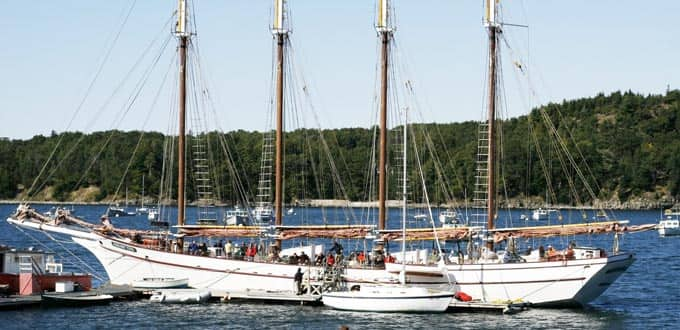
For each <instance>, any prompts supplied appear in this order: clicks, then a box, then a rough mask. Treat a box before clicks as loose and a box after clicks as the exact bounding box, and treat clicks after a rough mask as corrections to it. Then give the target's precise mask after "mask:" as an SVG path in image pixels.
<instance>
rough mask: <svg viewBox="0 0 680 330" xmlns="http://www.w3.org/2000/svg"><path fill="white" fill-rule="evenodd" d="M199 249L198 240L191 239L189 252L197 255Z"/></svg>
mask: <svg viewBox="0 0 680 330" xmlns="http://www.w3.org/2000/svg"><path fill="white" fill-rule="evenodd" d="M197 251H198V245H197V244H196V241H191V244H189V254H192V255H195V254H196V252H197Z"/></svg>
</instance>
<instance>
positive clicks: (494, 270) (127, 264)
mask: <svg viewBox="0 0 680 330" xmlns="http://www.w3.org/2000/svg"><path fill="white" fill-rule="evenodd" d="M8 221H9V222H11V223H14V224H16V225H20V226H24V227H30V228H33V229H41V230H47V231H52V232H59V233H62V234H66V235H70V236H72V237H73V240H74V241H75V242H77V243H78V244H80V245H82V246H83V247H85V248H86V249H88V250H89V251H90V252H92V254H94V256H95V257H96V258H97V259H98V260H99V262H100V263H101V264H102V265H103V266H104V269H105V270H106V272H107V274H108V276H109V279H110V281H111V283H112V284H120V285H132V284H133V283H134V282H135V281H139V280H142V279H144V278H150V277H167V278H188V279H189V283H188V284H189V286H190V287H193V288H205V289H209V290H210V291H211V293H212V295H213V296H226V295H228V294H229V293H230V292H232V293H243V292H247V291H256V290H261V291H269V292H293V290H294V285H293V277H294V274H295V272H296V271H297V269H298V267H302V269H303V271H304V272H305V273H306V274H316V273H319V272H320V271H321V269H320V268H318V267H310V266H298V265H288V264H277V263H265V262H251V261H241V260H231V259H220V258H212V257H201V256H193V255H185V254H176V253H171V252H164V251H157V250H153V249H149V248H144V247H143V246H139V245H134V244H131V243H129V242H126V241H120V240H114V239H111V238H109V237H106V236H100V235H97V234H95V233H90V232H83V231H76V230H72V229H69V228H65V227H61V226H51V225H45V224H43V225H40V224H37V223H35V222H31V221H25V222H19V221H16V220H13V219H8ZM633 261H634V258H633V255H632V254H630V253H622V254H618V255H614V256H610V257H606V258H593V259H578V260H569V261H552V262H526V263H486V264H462V265H458V264H451V265H447V266H446V268H447V271H448V273H447V274H448V277H449V279H450V280H451V283H454V284H455V289H456V291H462V292H465V293H467V294H468V295H470V296H472V298H473V299H476V300H482V301H487V302H494V301H504V302H505V301H508V300H511V301H524V302H528V303H532V304H534V305H583V304H586V303H588V302H590V301H592V300H594V299H595V298H597V297H598V296H600V295H601V294H602V293H603V292H604V291H605V290H606V289H607V288H608V287H609V285H610V284H611V283H613V282H614V281H615V280H616V279H617V278H618V277H619V275H621V274H622V273H623V272H624V271H625V270H626V269H627V268H628V266H630V265H631V264H632V263H633ZM394 267H398V270H396V273H398V272H399V271H400V270H401V265H399V264H388V266H387V270H388V271H389V272H386V271H385V270H379V269H354V268H348V269H347V272H346V274H345V275H344V278H345V279H346V280H347V282H348V283H347V285H348V287H350V286H351V285H354V284H367V283H375V282H385V281H386V280H387V279H388V278H390V277H391V278H392V279H394V278H395V276H394V275H392V274H390V273H393V272H392V271H394ZM406 273H407V278H406V281H407V284H408V285H418V286H429V287H440V286H441V285H446V284H448V283H449V280H448V279H447V278H446V276H443V275H442V272H441V271H439V269H438V266H421V265H407V266H406Z"/></svg>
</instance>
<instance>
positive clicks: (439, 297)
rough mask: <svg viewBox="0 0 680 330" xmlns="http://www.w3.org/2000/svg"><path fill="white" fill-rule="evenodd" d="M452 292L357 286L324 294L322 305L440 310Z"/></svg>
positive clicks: (366, 309)
mask: <svg viewBox="0 0 680 330" xmlns="http://www.w3.org/2000/svg"><path fill="white" fill-rule="evenodd" d="M453 295H454V293H453V292H442V291H432V290H427V289H424V288H419V287H414V288H408V287H406V288H404V287H392V288H377V287H376V288H367V289H366V288H363V287H362V288H361V290H359V291H343V292H330V293H324V294H323V297H322V298H321V299H322V301H323V304H324V305H326V306H329V307H332V308H335V309H340V310H351V311H363V312H388V313H389V312H411V313H436V312H444V311H446V309H447V308H448V307H449V304H450V303H451V300H452V299H453Z"/></svg>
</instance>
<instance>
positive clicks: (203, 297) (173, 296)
mask: <svg viewBox="0 0 680 330" xmlns="http://www.w3.org/2000/svg"><path fill="white" fill-rule="evenodd" d="M210 297H212V295H211V294H210V291H209V290H199V289H177V290H160V291H157V292H154V294H153V295H151V297H150V298H149V301H151V302H157V303H165V304H200V303H204V302H207V301H208V300H210Z"/></svg>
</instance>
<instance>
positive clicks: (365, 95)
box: [0, 0, 680, 139]
mask: <svg viewBox="0 0 680 330" xmlns="http://www.w3.org/2000/svg"><path fill="white" fill-rule="evenodd" d="M501 4H502V12H503V14H502V15H503V21H504V22H505V23H510V24H518V25H526V26H528V28H527V27H513V26H509V25H508V26H505V27H504V35H505V38H506V39H507V44H508V45H509V46H510V48H509V49H508V48H507V47H506V46H504V48H503V49H502V50H501V51H502V56H503V58H504V63H505V66H504V69H503V70H504V71H503V77H504V81H505V84H504V90H505V93H506V94H507V101H506V102H505V104H507V106H506V108H505V112H506V114H507V116H510V117H512V116H518V115H522V114H525V113H527V112H528V109H529V108H530V107H531V106H536V105H539V104H545V103H547V102H561V101H562V100H565V99H575V98H581V97H589V96H594V95H596V94H598V93H605V94H607V93H611V92H613V91H617V90H631V91H633V92H637V93H642V94H649V93H652V94H663V93H665V91H666V89H667V88H668V87H669V86H670V88H672V89H675V88H679V86H680V65H678V63H677V59H678V58H679V56H678V55H680V34H679V33H678V31H679V29H678V27H677V23H676V21H677V15H678V13H679V12H680V1H670V0H669V1H662V0H653V1H632V0H619V1H615V0H600V1H587V0H573V1H551V0H507V1H501ZM393 5H394V13H395V28H396V30H395V39H396V40H397V44H398V50H397V51H398V54H399V56H400V58H401V59H402V60H401V62H403V63H407V64H408V70H407V72H408V73H407V74H404V76H406V77H408V78H405V79H409V80H411V81H412V82H414V84H415V86H416V87H415V89H416V90H417V95H418V96H417V97H418V99H419V101H420V103H421V104H425V105H426V106H425V108H426V110H425V112H426V115H424V117H423V119H421V121H427V122H439V123H447V122H462V121H467V120H477V119H479V118H480V116H481V113H482V112H483V111H482V110H483V107H484V93H485V87H484V86H485V82H484V81H485V74H486V66H487V64H486V59H485V58H486V54H487V37H486V32H485V30H484V28H483V26H482V13H483V4H482V1H481V0H458V1H452V0H446V1H445V0H420V1H416V0H401V1H399V0H395V1H394V2H393ZM131 6H132V8H133V9H132V11H131V14H130V15H129V17H128V18H127V20H125V17H126V13H127V12H128V9H129V8H131ZM175 6H176V1H175V0H163V1H161V0H137V1H133V0H111V1H87V0H64V1H49V0H42V1H39V0H34V1H4V3H3V11H2V12H1V13H0V22H2V23H0V26H2V30H3V32H4V33H3V39H4V43H3V50H2V51H0V63H2V66H1V70H0V72H2V75H3V79H0V122H1V123H2V125H0V137H9V138H11V139H28V138H31V137H32V136H34V135H38V134H42V135H49V134H50V133H51V132H52V131H56V132H63V131H83V132H92V131H100V130H108V129H111V128H119V129H123V130H133V129H143V130H153V131H160V132H165V131H167V129H166V127H167V126H168V120H167V117H168V116H166V115H160V114H159V113H160V112H166V113H169V112H170V111H167V108H168V107H171V106H172V103H171V102H169V101H168V102H166V101H158V102H154V100H155V95H156V93H157V92H156V90H162V88H161V86H163V85H162V83H160V82H159V83H156V84H155V85H154V84H153V83H151V82H149V83H148V84H147V85H145V87H144V88H145V90H144V92H143V93H141V94H140V96H139V101H136V102H135V107H134V108H135V109H134V111H132V110H131V111H129V112H128V113H126V115H125V117H124V118H123V119H121V120H120V121H118V119H117V117H116V113H122V112H124V111H122V110H121V109H125V107H126V106H125V104H126V103H125V100H127V99H128V98H129V97H130V95H133V92H134V90H135V89H134V85H135V83H136V82H137V81H139V80H140V79H141V78H139V77H140V76H139V72H142V70H141V69H139V68H142V69H143V68H144V67H145V66H144V65H140V66H139V67H138V70H137V72H138V73H136V74H137V76H135V77H136V78H131V79H129V81H128V82H127V84H126V87H125V88H122V89H121V90H120V91H119V92H116V93H113V92H112V91H116V90H117V86H118V85H119V82H120V81H122V80H123V79H125V77H126V74H127V72H128V71H129V70H130V68H131V67H133V65H134V63H135V61H136V60H137V58H139V57H140V56H141V54H146V55H147V57H146V59H145V60H146V61H147V62H145V63H150V61H149V59H152V58H153V55H154V54H155V53H156V48H153V49H152V50H151V51H146V52H145V51H144V50H145V47H147V45H149V44H150V42H151V41H152V40H162V39H163V38H166V37H167V36H168V35H169V34H170V29H169V28H167V26H166V25H164V24H165V23H166V22H167V21H168V20H169V19H170V16H171V14H172V12H173V10H174V7H175ZM194 7H195V13H194V14H195V17H196V24H197V31H196V32H197V37H196V38H198V39H197V41H198V45H199V46H200V47H199V48H200V55H201V65H202V67H203V69H204V72H205V76H206V80H207V81H209V86H210V95H211V96H212V98H213V100H214V102H215V108H216V110H217V112H218V113H219V118H218V119H215V120H216V121H217V122H216V125H217V126H219V128H221V129H222V130H225V131H230V130H237V129H244V130H263V129H265V128H266V113H267V110H268V106H267V102H268V100H269V93H270V84H271V59H272V36H271V33H270V31H269V26H270V24H271V23H270V22H271V7H272V4H271V1H269V0H267V1H265V0H229V1H223V0H202V1H197V2H196V3H195V5H194ZM288 7H289V11H290V17H291V18H292V19H291V22H290V24H291V28H292V33H291V35H290V38H291V41H292V45H293V49H294V52H295V58H296V63H297V65H296V67H297V68H299V69H301V71H302V73H303V75H304V77H305V79H306V81H307V83H308V86H309V88H310V91H311V94H312V102H313V104H314V106H315V109H316V111H317V112H318V113H319V116H320V117H321V125H322V126H323V127H324V128H339V127H368V126H370V125H372V124H373V123H374V119H373V118H374V117H375V115H374V111H375V101H374V99H375V85H376V83H375V78H376V61H377V54H378V53H377V39H376V33H375V29H374V22H375V14H374V10H375V2H374V1H372V0H344V1H316V0H290V1H288ZM123 21H125V24H124V25H123V26H124V27H123V29H122V30H121V33H120V36H119V38H117V39H115V38H114V36H115V35H116V32H117V31H118V29H119V27H120V26H121V24H122V22H123ZM158 36H160V39H157V38H158ZM114 39H115V40H116V42H115V46H114V47H113V48H111V52H110V55H109V56H108V57H107V56H106V55H105V54H107V51H108V49H109V48H110V47H109V46H110V45H111V44H112V43H113V40H114ZM503 44H504V45H505V42H503ZM154 45H158V43H156V44H154ZM154 47H156V46H154ZM167 49H169V50H170V51H169V53H170V54H172V53H173V51H174V49H175V40H170V44H169V46H168V48H167ZM166 53H168V52H166ZM105 58H106V61H104V59H105ZM171 62H172V57H171V56H170V57H166V58H163V59H161V60H160V61H159V64H158V68H159V69H158V70H157V71H158V72H159V73H154V75H153V76H152V78H154V80H158V81H163V79H162V77H163V73H164V72H166V71H167V69H166V68H167V67H168V65H169V64H172V63H171ZM101 63H104V65H103V69H102V71H101V73H100V74H97V72H98V69H99V67H100V65H101ZM512 63H521V65H522V67H523V70H524V71H523V72H520V71H519V70H517V67H516V66H513V65H512ZM145 65H147V64H145ZM147 66H148V65H147ZM171 75H172V74H171ZM95 76H96V77H97V78H96V79H94V77H95ZM168 79H172V78H168ZM151 80H152V79H151V78H150V79H149V81H151ZM93 81H94V84H92V87H89V86H90V84H91V83H92V82H93ZM166 84H167V83H166ZM126 88H127V89H126ZM158 93H160V94H161V95H165V96H166V97H165V98H166V99H171V98H172V97H171V96H172V95H171V94H168V93H169V92H158ZM114 94H115V95H114ZM111 95H114V96H113V97H112V96H111ZM85 96H87V97H85ZM142 99H143V100H142ZM161 99H163V97H161ZM83 100H84V101H83ZM81 102H82V106H79V105H80V104H81ZM109 108H110V109H109ZM137 108H139V109H137ZM100 109H108V112H106V111H102V112H99V110H100ZM76 111H77V112H76ZM104 113H111V115H105V114H104ZM72 118H74V119H73V120H71V119H72ZM112 124H113V125H112ZM140 124H141V125H140Z"/></svg>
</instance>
